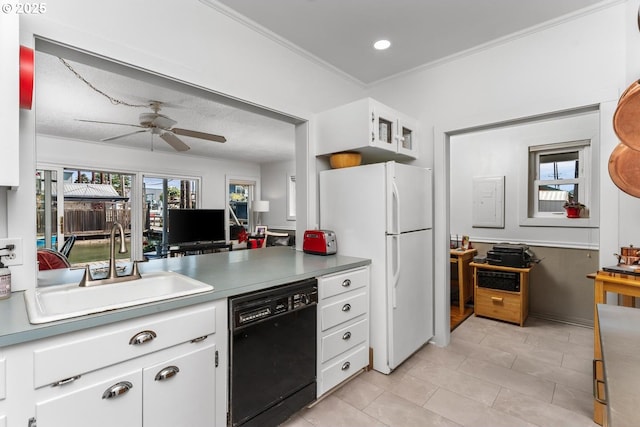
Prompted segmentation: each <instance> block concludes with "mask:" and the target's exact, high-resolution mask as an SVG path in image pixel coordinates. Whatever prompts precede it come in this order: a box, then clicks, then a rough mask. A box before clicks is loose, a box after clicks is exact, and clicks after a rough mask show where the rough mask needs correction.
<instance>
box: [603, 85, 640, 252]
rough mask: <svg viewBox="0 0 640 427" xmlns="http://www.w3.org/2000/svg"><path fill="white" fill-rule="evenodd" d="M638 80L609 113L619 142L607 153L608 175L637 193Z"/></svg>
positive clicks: (639, 139) (639, 163)
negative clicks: (613, 110) (609, 153)
mask: <svg viewBox="0 0 640 427" xmlns="http://www.w3.org/2000/svg"><path fill="white" fill-rule="evenodd" d="M638 117H640V80H637V81H635V82H633V83H631V85H630V86H629V87H628V88H627V90H625V91H624V93H623V94H622V96H621V97H620V100H619V101H618V106H617V108H616V111H615V113H614V115H613V130H614V131H615V133H616V135H617V136H618V138H619V139H620V141H621V143H620V144H618V146H617V147H616V148H615V149H614V150H613V152H612V153H611V156H610V157H609V166H608V169H609V176H610V177H611V180H612V181H613V183H614V184H615V185H616V186H617V187H618V188H619V189H621V190H622V191H624V192H625V193H627V194H629V195H631V196H634V197H640V120H638ZM621 256H625V255H624V254H621Z"/></svg>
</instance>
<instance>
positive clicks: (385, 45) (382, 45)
mask: <svg viewBox="0 0 640 427" xmlns="http://www.w3.org/2000/svg"><path fill="white" fill-rule="evenodd" d="M390 46H391V42H390V41H389V40H386V39H382V40H378V41H377V42H375V43H374V44H373V47H374V49H376V50H385V49H389V47H390Z"/></svg>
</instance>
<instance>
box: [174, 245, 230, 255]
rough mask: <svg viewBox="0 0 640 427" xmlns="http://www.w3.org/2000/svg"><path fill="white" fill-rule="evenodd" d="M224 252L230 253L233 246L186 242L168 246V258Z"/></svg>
mask: <svg viewBox="0 0 640 427" xmlns="http://www.w3.org/2000/svg"><path fill="white" fill-rule="evenodd" d="M225 250H226V251H232V250H233V244H231V243H227V242H187V243H179V244H174V245H169V257H179V256H185V255H200V254H210V253H213V252H222V251H225Z"/></svg>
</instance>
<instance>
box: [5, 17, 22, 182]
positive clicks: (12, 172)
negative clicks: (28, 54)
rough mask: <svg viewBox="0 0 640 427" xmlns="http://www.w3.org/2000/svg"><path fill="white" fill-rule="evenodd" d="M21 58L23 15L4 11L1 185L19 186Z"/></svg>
mask: <svg viewBox="0 0 640 427" xmlns="http://www.w3.org/2000/svg"><path fill="white" fill-rule="evenodd" d="M19 58H20V31H19V15H18V14H17V13H0V94H2V96H0V129H2V138H0V186H17V185H18V182H19V177H18V172H19V171H18V148H19V146H20V141H19V139H18V136H19V128H20V110H19V102H20V101H19V97H20V86H19V82H20V71H19V70H20V59H19Z"/></svg>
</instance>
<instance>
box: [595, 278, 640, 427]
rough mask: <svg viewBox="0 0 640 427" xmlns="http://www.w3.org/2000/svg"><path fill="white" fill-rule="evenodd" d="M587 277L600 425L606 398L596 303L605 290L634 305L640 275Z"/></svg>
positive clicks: (604, 298)
mask: <svg viewBox="0 0 640 427" xmlns="http://www.w3.org/2000/svg"><path fill="white" fill-rule="evenodd" d="M587 277H589V278H593V279H594V295H593V382H594V401H593V421H594V422H595V423H597V424H600V425H602V423H603V421H604V412H605V405H604V404H603V403H602V402H601V400H602V399H606V396H605V390H604V372H603V366H602V348H601V347H600V327H599V324H598V310H597V306H598V304H606V303H607V292H613V293H616V294H619V295H622V304H621V305H624V306H633V305H635V304H634V303H635V297H640V275H637V276H636V275H631V274H621V273H612V272H607V271H602V270H601V271H598V272H597V273H596V274H595V275H593V274H590V275H588V276H587Z"/></svg>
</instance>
